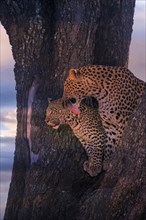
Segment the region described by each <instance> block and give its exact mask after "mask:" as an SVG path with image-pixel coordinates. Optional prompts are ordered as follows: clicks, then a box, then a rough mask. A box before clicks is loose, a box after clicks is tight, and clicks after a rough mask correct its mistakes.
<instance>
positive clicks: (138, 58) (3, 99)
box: [0, 0, 146, 220]
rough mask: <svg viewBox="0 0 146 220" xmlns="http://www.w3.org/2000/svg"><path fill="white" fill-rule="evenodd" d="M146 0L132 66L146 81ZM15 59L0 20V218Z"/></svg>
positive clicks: (138, 17) (11, 135) (139, 5)
mask: <svg viewBox="0 0 146 220" xmlns="http://www.w3.org/2000/svg"><path fill="white" fill-rule="evenodd" d="M145 39H146V0H137V2H136V8H135V15H134V26H133V33H132V41H131V45H130V54H129V69H130V70H131V71H132V72H133V73H134V75H136V76H137V77H138V78H140V79H142V80H144V81H146V61H145V60H146V40H145ZM13 68H14V60H13V57H12V52H11V46H10V43H9V40H8V36H7V34H6V32H5V30H4V28H3V27H2V25H1V24H0V107H1V108H0V120H1V123H0V168H1V169H0V171H1V172H0V177H1V178H0V180H1V181H0V182H1V183H0V193H1V195H0V220H3V215H4V209H5V205H6V200H7V194H8V189H9V184H10V180H11V170H12V164H13V157H14V149H15V135H16V123H17V122H16V98H15V97H16V91H15V80H14V73H13Z"/></svg>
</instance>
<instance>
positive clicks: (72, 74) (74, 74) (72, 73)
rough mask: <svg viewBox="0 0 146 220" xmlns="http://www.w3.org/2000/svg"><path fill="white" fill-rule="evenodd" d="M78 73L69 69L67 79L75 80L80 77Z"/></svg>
mask: <svg viewBox="0 0 146 220" xmlns="http://www.w3.org/2000/svg"><path fill="white" fill-rule="evenodd" d="M80 75H81V74H80V72H79V71H78V70H76V69H70V70H69V74H68V77H67V79H70V80H76V79H78V78H79V77H80Z"/></svg>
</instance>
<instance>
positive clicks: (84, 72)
mask: <svg viewBox="0 0 146 220" xmlns="http://www.w3.org/2000/svg"><path fill="white" fill-rule="evenodd" d="M145 89H146V83H145V82H143V81H142V80H140V79H138V78H136V77H135V76H134V75H133V73H131V72H130V70H128V69H127V68H125V67H112V66H101V65H100V66H95V65H93V66H85V67H81V68H78V69H71V70H70V71H69V75H68V77H67V79H66V80H65V83H64V94H63V98H64V99H65V100H69V99H71V98H75V99H76V104H75V105H74V106H76V109H77V107H79V106H80V102H81V100H82V99H83V98H85V97H87V96H93V97H95V98H96V99H97V101H98V102H99V114H100V116H101V118H102V123H103V126H104V129H105V131H106V134H107V136H108V139H109V140H110V139H111V141H112V142H113V144H116V145H118V144H119V142H120V140H121V137H122V134H123V131H124V127H125V123H126V121H127V120H128V118H129V116H130V114H131V113H132V112H133V110H134V108H135V107H136V106H137V105H138V103H139V100H140V97H141V96H142V94H143V93H144V90H145ZM71 111H72V112H74V110H73V108H72V109H71ZM111 144H112V143H111Z"/></svg>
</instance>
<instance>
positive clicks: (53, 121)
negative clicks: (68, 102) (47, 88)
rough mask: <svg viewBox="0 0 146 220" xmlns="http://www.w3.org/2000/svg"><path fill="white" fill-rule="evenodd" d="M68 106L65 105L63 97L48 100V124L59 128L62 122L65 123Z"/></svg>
mask: <svg viewBox="0 0 146 220" xmlns="http://www.w3.org/2000/svg"><path fill="white" fill-rule="evenodd" d="M66 111H67V109H66V108H64V107H63V102H62V100H61V99H58V100H54V101H51V100H48V108H47V110H46V118H45V121H46V123H47V124H48V125H50V126H52V127H53V128H54V129H58V128H59V126H60V124H62V123H64V116H65V112H66Z"/></svg>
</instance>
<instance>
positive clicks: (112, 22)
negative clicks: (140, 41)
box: [0, 0, 146, 220]
mask: <svg viewBox="0 0 146 220" xmlns="http://www.w3.org/2000/svg"><path fill="white" fill-rule="evenodd" d="M134 5H135V0H129V1H127V0H124V1H123V0H119V1H117V0H116V1H115V0H109V1H105V0H92V1H83V0H81V1H79V0H70V1H65V0H63V1H60V0H54V1H47V0H44V1H39V0H36V1H34V0H31V1H30V0H29V1H27V0H26V1H21V0H19V1H18V0H15V1H9V0H2V3H1V8H0V18H1V22H2V24H3V25H4V27H5V29H6V30H7V33H8V35H9V39H10V43H11V45H12V51H13V56H14V59H15V62H16V63H15V68H14V73H15V79H16V91H17V121H18V124H17V137H16V150H15V158H14V165H13V174H12V180H11V185H10V190H9V195H8V201H7V207H6V212H5V220H9V219H11V220H17V219H19V220H23V219H25V220H26V219H28V220H29V219H31V220H32V219H38V220H39V219H44V220H47V219H48V220H55V219H56V220H65V219H66V220H69V219H70V220H72V219H79V220H82V219H89V220H90V219H92V220H94V219H108V220H109V219H114V220H115V219H118V220H120V219H129V220H130V219H131V220H134V219H135V220H137V219H144V218H145V217H146V214H145V213H144V208H145V204H146V201H145V197H144V190H145V175H146V173H145V168H146V164H145V161H146V160H145V150H146V146H145V133H146V132H145V124H144V122H145V120H146V116H145V114H144V112H146V109H145V105H144V104H145V101H146V96H145V97H144V98H143V100H142V103H141V104H140V106H139V107H138V109H137V110H136V111H135V113H134V115H133V116H131V119H130V120H129V124H128V126H127V128H126V129H125V136H124V138H123V143H122V146H121V148H119V149H118V152H117V153H116V154H115V158H114V159H113V162H112V167H111V168H110V169H109V171H108V172H107V173H101V174H100V175H99V176H98V177H96V178H91V177H90V176H89V175H88V174H86V173H85V172H84V171H83V162H84V161H85V160H86V154H85V152H84V150H83V149H82V146H81V145H80V143H79V142H78V140H77V139H76V138H75V137H74V135H73V134H72V132H71V130H70V129H69V127H67V126H62V127H61V128H60V129H59V130H58V131H54V130H52V129H51V128H50V127H48V126H47V125H46V124H45V122H44V118H45V109H46V107H47V97H52V98H59V97H60V96H61V95H62V88H63V81H64V79H65V77H66V75H67V72H68V69H69V68H71V67H77V66H82V65H88V64H95V63H96V64H109V65H121V66H123V65H127V63H128V51H129V44H130V40H131V32H132V23H133V13H134ZM137 127H139V129H138V131H136V130H135V129H136V128H137ZM133 136H134V137H135V138H134V139H133Z"/></svg>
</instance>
